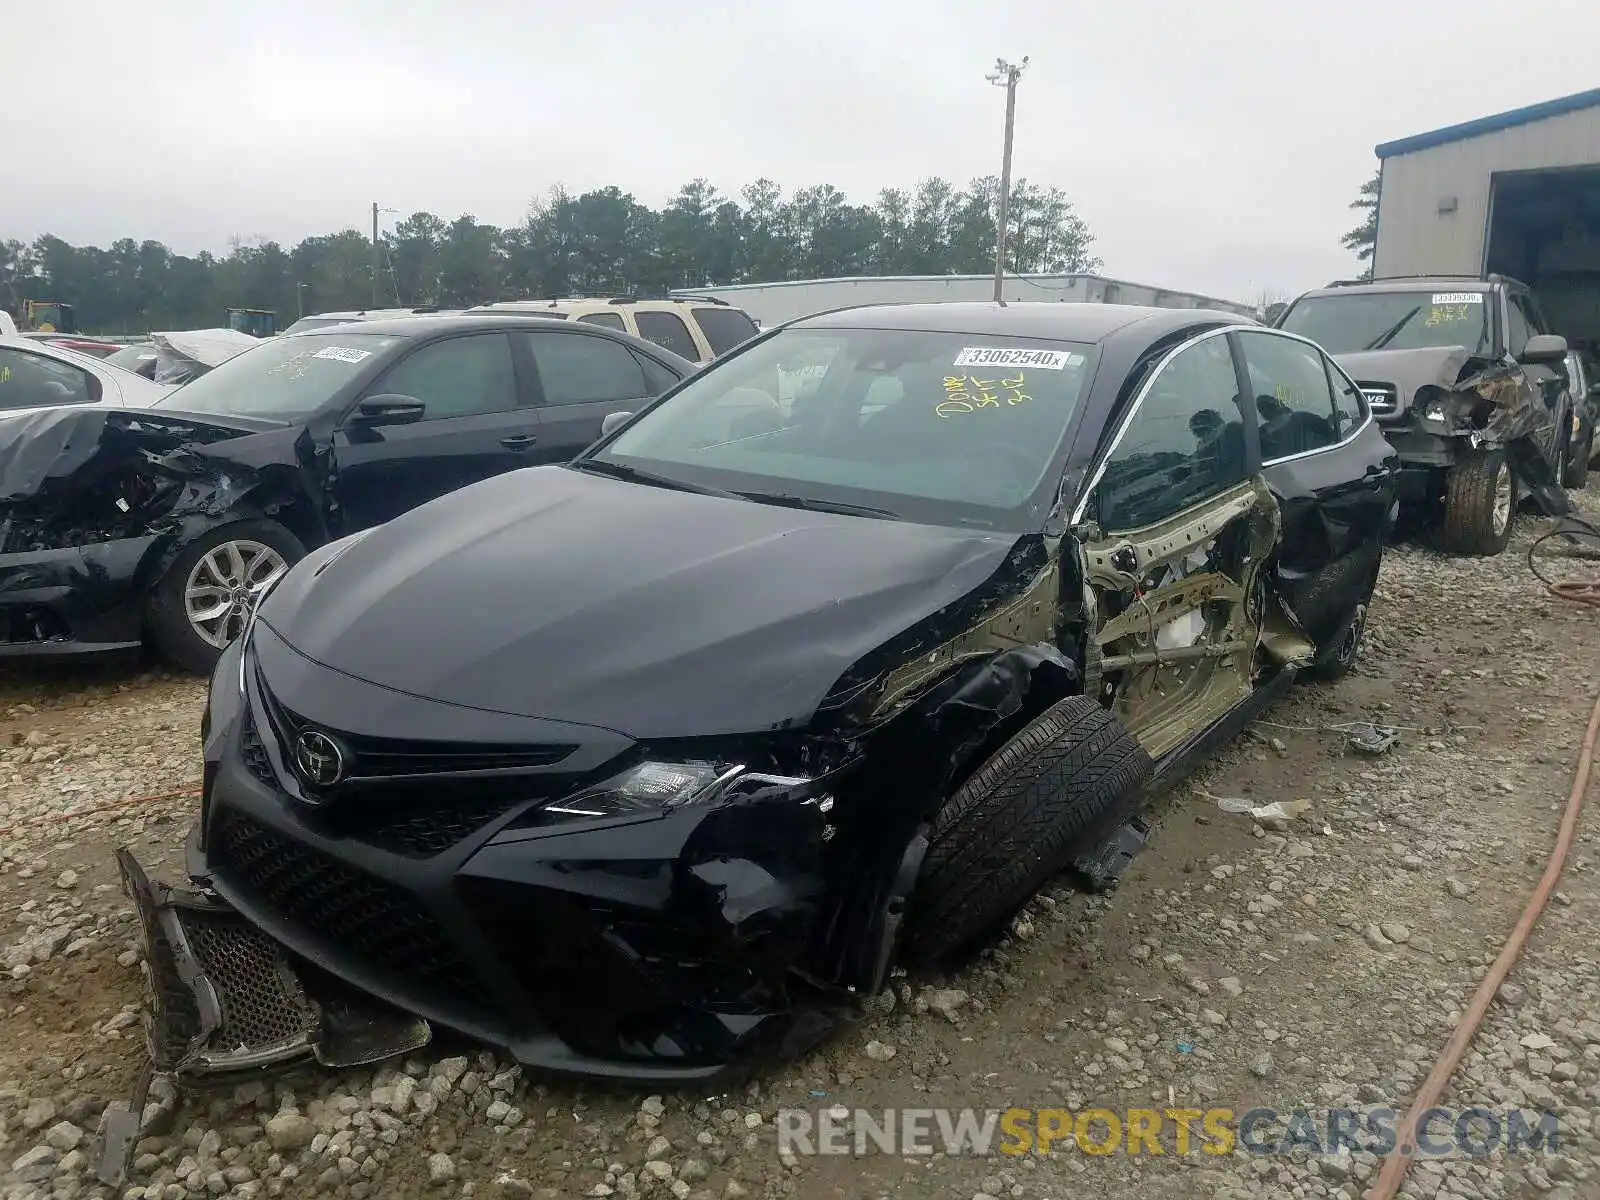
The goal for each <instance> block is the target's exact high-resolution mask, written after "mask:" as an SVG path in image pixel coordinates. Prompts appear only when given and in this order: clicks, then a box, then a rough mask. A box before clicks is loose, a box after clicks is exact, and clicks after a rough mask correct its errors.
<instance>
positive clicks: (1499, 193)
mask: <svg viewBox="0 0 1600 1200" xmlns="http://www.w3.org/2000/svg"><path fill="white" fill-rule="evenodd" d="M1489 213H1490V216H1489V240H1488V246H1487V249H1486V253H1485V262H1484V266H1485V268H1486V269H1487V270H1489V271H1495V272H1499V273H1500V274H1504V275H1510V276H1513V277H1514V278H1517V279H1520V280H1522V282H1524V283H1526V284H1527V285H1528V286H1529V287H1531V288H1533V290H1534V292H1535V293H1536V294H1537V295H1538V297H1539V302H1540V305H1541V306H1542V307H1543V309H1544V311H1545V314H1546V316H1548V317H1549V319H1550V323H1551V324H1552V325H1553V326H1554V332H1556V333H1559V334H1562V335H1563V336H1565V337H1566V339H1567V340H1568V342H1570V343H1573V344H1575V345H1576V344H1580V343H1581V344H1584V345H1587V346H1588V347H1589V348H1591V349H1593V348H1594V347H1595V345H1596V343H1597V342H1600V164H1596V165H1594V166H1586V167H1570V168H1563V169H1557V170H1548V171H1518V172H1513V173H1507V174H1499V175H1496V176H1495V177H1494V181H1493V193H1492V200H1491V203H1490V209H1489Z"/></svg>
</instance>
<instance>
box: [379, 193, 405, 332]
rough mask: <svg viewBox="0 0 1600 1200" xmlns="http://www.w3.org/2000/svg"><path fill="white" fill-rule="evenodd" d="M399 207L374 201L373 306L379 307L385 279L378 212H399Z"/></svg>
mask: <svg viewBox="0 0 1600 1200" xmlns="http://www.w3.org/2000/svg"><path fill="white" fill-rule="evenodd" d="M399 211H400V210H399V209H398V208H379V207H378V202H377V201H376V200H374V201H373V202H372V307H373V308H377V307H378V290H379V286H380V284H381V281H382V279H383V243H382V242H381V241H379V240H378V214H379V213H397V212H399Z"/></svg>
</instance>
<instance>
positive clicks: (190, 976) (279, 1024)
mask: <svg viewBox="0 0 1600 1200" xmlns="http://www.w3.org/2000/svg"><path fill="white" fill-rule="evenodd" d="M117 868H118V871H119V872H120V874H121V876H122V886H123V889H124V890H125V891H126V892H127V894H128V897H129V899H131V900H132V901H133V906H134V911H135V913H136V914H137V916H138V918H139V925H140V930H141V933H142V935H143V940H144V961H145V969H146V971H147V973H148V983H149V1009H148V1012H147V1014H146V1021H145V1035H146V1040H147V1044H148V1048H149V1053H150V1061H149V1063H148V1065H147V1066H146V1068H145V1070H144V1071H143V1072H142V1073H141V1074H140V1077H139V1079H138V1081H137V1083H136V1084H135V1086H134V1090H133V1095H132V1096H131V1098H130V1099H129V1101H128V1102H127V1103H126V1104H124V1105H113V1106H112V1107H111V1108H110V1109H108V1110H107V1112H106V1115H105V1118H104V1119H103V1121H102V1122H101V1127H100V1161H99V1163H98V1167H97V1173H98V1175H99V1178H100V1179H101V1180H102V1181H103V1182H105V1183H109V1184H113V1185H115V1184H118V1183H120V1182H121V1180H122V1177H123V1174H124V1173H125V1169H126V1165H127V1160H128V1155H129V1151H130V1150H131V1148H132V1146H133V1143H134V1141H135V1139H136V1138H137V1137H138V1134H139V1129H140V1125H141V1119H142V1115H143V1113H144V1106H145V1097H146V1094H147V1092H148V1090H149V1086H150V1082H151V1078H152V1076H153V1074H154V1073H156V1072H160V1073H162V1074H167V1075H171V1076H173V1077H174V1078H175V1079H176V1080H177V1081H178V1082H180V1083H185V1084H189V1085H191V1086H201V1087H203V1086H211V1085H218V1084H226V1083H228V1082H230V1081H232V1080H234V1079H236V1078H238V1077H240V1076H242V1075H246V1074H249V1073H252V1072H257V1071H262V1070H267V1069H270V1068H282V1067H289V1066H292V1065H295V1064H297V1063H301V1062H306V1061H314V1062H317V1063H320V1064H321V1065H323V1066H326V1067H355V1066H361V1065H364V1064H367V1063H373V1062H380V1061H382V1060H383V1059H386V1058H392V1057H395V1056H396V1055H400V1054H407V1053H410V1052H411V1051H413V1050H417V1049H420V1048H421V1047H423V1046H425V1045H427V1043H428V1042H429V1040H430V1039H431V1037H432V1029H431V1027H430V1026H429V1024H428V1023H427V1022H426V1021H424V1020H421V1019H420V1018H417V1017H413V1016H410V1015H408V1014H406V1013H403V1012H400V1011H399V1010H398V1009H394V1008H390V1007H389V1006H388V1005H385V1004H382V1003H381V1002H379V1001H376V1000H374V999H372V998H371V997H368V996H365V995H363V994H362V993H360V992H356V991H353V990H351V989H349V988H347V987H344V986H343V985H341V984H339V983H338V982H337V981H336V980H334V979H332V978H331V977H329V976H326V975H324V974H322V973H321V972H318V971H316V969H315V968H314V967H311V966H310V965H309V964H304V963H295V962H293V961H291V959H290V957H289V955H288V954H287V953H285V951H284V949H283V948H282V947H281V946H279V945H278V944H277V943H275V942H274V941H272V939H270V938H268V937H267V936H266V935H265V934H263V933H262V932H261V931H260V930H258V929H256V928H255V927H254V926H253V925H251V924H250V923H249V922H248V921H246V920H244V918H242V917H241V916H239V914H238V913H236V912H234V911H233V909H231V908H230V907H229V906H228V905H227V904H225V903H223V902H222V901H221V900H219V899H217V898H216V897H215V896H212V895H210V894H208V893H206V892H202V891H192V890H188V889H180V888H172V887H168V886H167V885H165V884H160V883H153V882H151V880H150V879H149V877H148V876H147V875H146V874H145V872H144V869H143V868H142V867H141V866H140V865H139V863H138V860H136V859H135V858H134V857H133V855H132V854H131V853H130V852H129V851H128V850H127V849H126V848H123V849H119V850H118V851H117Z"/></svg>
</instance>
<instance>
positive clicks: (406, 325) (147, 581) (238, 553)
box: [0, 316, 695, 672]
mask: <svg viewBox="0 0 1600 1200" xmlns="http://www.w3.org/2000/svg"><path fill="white" fill-rule="evenodd" d="M694 369H695V367H694V364H692V363H689V362H687V361H686V360H684V359H681V358H679V357H677V356H676V355H674V354H672V353H671V352H670V351H667V350H663V349H662V348H660V347H659V346H656V345H654V344H652V343H650V342H646V341H642V340H640V339H638V338H634V337H630V336H629V335H627V334H624V333H617V332H613V331H611V330H608V329H603V328H600V327H598V326H595V325H577V324H574V325H557V324H555V323H553V322H550V321H547V320H541V319H538V318H533V317H529V318H526V319H518V318H507V317H478V318H462V317H444V316H429V317H408V318H398V319H394V320H387V321H369V322H366V323H363V324H360V325H352V326H345V327H339V328H335V329H329V330H322V331H317V332H312V333H305V334H296V335H293V336H286V337H281V338H273V339H271V340H269V341H264V342H262V343H261V344H260V345H259V346H256V347H253V348H252V349H249V350H247V351H245V352H244V353H243V354H241V355H239V356H238V357H236V358H232V359H229V360H228V361H226V362H223V363H222V364H221V365H219V366H217V367H216V368H215V369H213V370H211V371H210V372H208V373H207V374H205V375H203V376H201V377H200V378H197V379H195V380H193V381H191V382H190V383H187V384H185V385H184V386H182V387H181V388H178V389H176V390H174V391H173V392H171V393H169V394H168V395H167V396H165V397H163V398H162V399H161V400H159V401H157V402H156V403H155V404H154V405H153V406H151V407H149V408H144V409H139V410H125V409H121V408H116V407H111V406H100V405H79V406H76V407H72V408H56V409H50V410H46V411H42V412H35V413H32V414H30V415H27V416H18V417H15V418H11V419H9V420H0V661H4V660H6V659H8V658H11V659H16V658H29V659H35V660H37V659H45V658H50V659H55V658H64V657H71V656H76V655H81V654H91V653H95V652H99V651H122V650H129V649H135V648H137V647H139V646H140V645H141V644H142V643H144V642H145V641H146V640H149V641H152V642H154V644H155V646H156V647H157V648H158V649H159V650H160V651H161V652H162V653H163V654H164V655H165V656H166V657H167V658H168V659H170V660H171V661H173V662H175V663H177V664H179V665H181V666H184V667H187V668H189V669H191V670H195V671H201V672H204V671H209V670H210V669H211V667H212V665H213V664H214V663H215V662H216V659H217V655H218V654H220V653H221V652H222V648H223V647H224V646H226V645H227V644H228V643H229V642H230V641H231V640H232V639H233V638H234V637H236V636H237V635H238V633H239V631H240V629H241V628H242V627H243V625H244V621H245V619H246V618H247V616H248V614H249V612H250V609H251V606H252V604H253V603H254V600H255V597H257V596H258V595H259V594H260V593H261V591H262V590H263V589H264V588H266V587H268V586H270V585H271V584H272V582H273V581H274V580H276V579H277V578H278V577H279V576H280V575H281V574H282V573H283V572H284V570H285V569H286V568H288V567H289V566H290V565H292V564H293V563H295V562H297V561H298V560H299V559H300V558H301V557H302V556H303V555H304V554H305V553H306V551H307V550H309V549H311V548H313V547H316V546H320V545H322V544H323V543H325V542H327V541H329V540H332V539H335V538H339V537H343V536H345V535H347V534H350V533H354V532H356V531H357V530H361V529H366V528H368V527H370V526H372V525H375V524H377V523H379V522H381V521H387V520H389V519H390V518H391V517H396V516H398V515H400V514H401V513H403V512H405V511H406V510H407V509H410V508H413V507H415V506H416V505H418V504H421V503H423V502H424V501H427V500H432V499H434V498H435V497H438V496H442V495H444V494H445V493H446V492H449V491H452V490H454V489H456V488H459V487H462V486H464V485H466V484H469V483H474V482H476V481H478V480H482V479H487V478H488V477H490V476H491V475H498V474H501V473H502V472H506V471H511V470H514V469H515V468H518V467H526V466H534V465H537V464H540V463H555V462H561V461H564V460H566V459H568V458H571V457H572V456H573V455H574V454H576V453H577V452H578V451H580V450H582V449H583V448H584V447H585V446H587V445H588V444H589V443H590V442H592V441H594V440H595V439H596V438H597V437H599V436H600V432H601V423H602V422H603V420H604V419H605V417H606V415H607V414H609V413H612V412H616V411H619V410H623V409H628V408H631V407H637V406H638V405H639V404H640V403H641V402H643V401H645V400H648V399H649V398H650V397H653V396H655V395H657V394H659V393H660V392H662V391H663V390H665V389H666V388H667V387H669V386H671V385H672V384H674V383H676V382H677V381H678V380H680V379H682V378H683V377H684V376H686V375H688V374H690V373H691V372H692V371H693V370H694Z"/></svg>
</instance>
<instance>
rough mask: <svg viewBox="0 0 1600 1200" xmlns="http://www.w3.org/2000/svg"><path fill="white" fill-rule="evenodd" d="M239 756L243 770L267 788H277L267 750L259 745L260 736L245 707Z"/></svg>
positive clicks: (240, 731)
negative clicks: (242, 761) (242, 763)
mask: <svg viewBox="0 0 1600 1200" xmlns="http://www.w3.org/2000/svg"><path fill="white" fill-rule="evenodd" d="M239 755H240V757H241V758H243V759H244V768H245V770H247V771H249V772H250V774H252V775H254V776H255V777H256V778H257V779H258V780H260V781H261V782H262V783H264V784H266V785H267V786H268V787H272V788H276V787H277V786H278V775H277V772H275V771H274V770H273V769H272V760H271V759H270V758H268V757H267V748H266V746H264V745H262V743H261V734H260V732H259V731H257V729H256V722H255V718H254V717H253V716H252V715H251V713H250V709H249V707H248V706H247V707H246V708H245V710H244V723H243V725H242V726H241V728H240V730H239Z"/></svg>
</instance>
